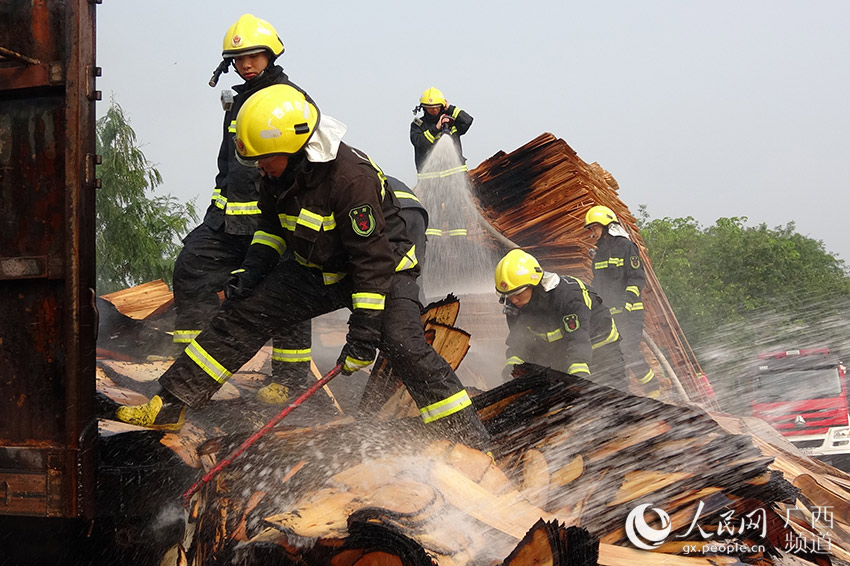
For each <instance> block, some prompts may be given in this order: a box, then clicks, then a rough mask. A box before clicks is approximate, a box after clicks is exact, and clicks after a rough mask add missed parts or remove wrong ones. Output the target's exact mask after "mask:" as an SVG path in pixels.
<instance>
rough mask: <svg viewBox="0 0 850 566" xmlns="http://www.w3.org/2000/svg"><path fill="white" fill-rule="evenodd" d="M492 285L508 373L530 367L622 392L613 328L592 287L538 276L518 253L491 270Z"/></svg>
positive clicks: (534, 265) (620, 360) (542, 273)
mask: <svg viewBox="0 0 850 566" xmlns="http://www.w3.org/2000/svg"><path fill="white" fill-rule="evenodd" d="M495 283H496V292H498V293H499V294H500V295H501V298H500V302H502V303H503V304H504V311H505V316H506V318H507V323H508V330H509V334H508V338H507V340H506V341H505V343H506V344H507V346H508V349H507V354H506V357H507V361H506V363H505V368H506V370H507V371H511V374H512V375H520V374H522V373H523V371H522V368H518V367H517V366H521V365H522V364H535V365H538V366H544V367H550V368H552V369H555V370H558V371H561V372H563V373H569V374H572V375H576V376H579V377H585V378H590V379H592V380H593V381H595V382H597V383H600V384H602V385H607V386H609V387H617V388H620V389H622V390H624V391H625V390H627V383H626V377H625V371H624V365H623V353H622V352H621V351H620V335H619V332H618V331H617V325H616V324H615V323H614V320H613V319H612V317H611V314H610V313H609V312H608V309H607V308H605V306H604V305H603V302H602V299H601V298H600V297H599V295H598V294H597V293H596V292H595V291H594V290H593V289H592V288H591V287H589V286H588V285H587V284H585V283H584V282H583V281H582V280H581V279H578V278H577V277H570V276H558V274H556V273H549V272H545V271H543V269H542V268H541V267H540V264H539V263H538V261H537V260H536V259H535V258H534V256H532V255H531V254H529V253H527V252H525V251H523V250H520V249H514V250H511V251H509V252H508V253H507V254H506V255H505V256H504V257H503V258H502V259H501V260H500V261H499V263H498V264H497V265H496V272H495ZM507 371H506V373H507Z"/></svg>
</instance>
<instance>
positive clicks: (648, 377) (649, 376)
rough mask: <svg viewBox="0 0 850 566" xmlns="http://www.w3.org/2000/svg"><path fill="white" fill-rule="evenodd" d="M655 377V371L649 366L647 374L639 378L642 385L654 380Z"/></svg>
mask: <svg viewBox="0 0 850 566" xmlns="http://www.w3.org/2000/svg"><path fill="white" fill-rule="evenodd" d="M653 377H655V372H654V371H652V368H649V371H648V372H647V373H646V375H644V376H643V377H641V378H640V379H638V382H640V384H641V385H646V384H647V383H649V382H650V381H652V378H653Z"/></svg>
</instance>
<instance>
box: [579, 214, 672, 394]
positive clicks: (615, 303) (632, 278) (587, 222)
mask: <svg viewBox="0 0 850 566" xmlns="http://www.w3.org/2000/svg"><path fill="white" fill-rule="evenodd" d="M584 227H585V228H586V229H587V230H589V231H590V232H591V233H592V234H593V236H594V237H595V238H596V253H595V255H594V258H593V281H591V284H592V285H593V286H594V287H595V288H596V289H598V290H599V294H600V295H602V300H603V301H605V304H606V305H608V307H609V308H610V310H611V314H612V315H613V316H614V321H615V322H616V323H617V328H618V329H619V331H620V335H621V336H622V340H623V344H622V349H623V357H624V358H625V361H626V370H627V371H628V372H629V373H631V374H632V376H633V377H634V378H635V379H637V381H638V382H639V383H640V385H641V388H642V389H643V391H644V393H645V394H646V395H647V396H648V397H652V398H654V399H657V398H658V397H659V396H660V393H661V391H660V389H659V385H658V379H657V378H656V377H655V372H653V371H652V368H651V367H650V366H649V364H648V363H647V362H646V360H645V359H644V357H643V353H641V350H640V343H641V340H642V339H643V302H642V301H641V296H640V294H641V290H642V289H643V286H644V284H645V283H646V274H645V273H644V269H643V265H642V263H641V259H640V254H639V253H638V248H637V246H636V245H635V243H634V242H632V241H631V239H630V238H629V235H628V233H627V232H626V231H625V229H623V227H622V226H621V225H620V222H619V220H617V216H616V215H615V214H614V211H612V210H611V209H610V208H608V207H607V206H601V205H597V206H594V207H591V208H590V209H589V210H588V211H587V213H586V214H585V218H584Z"/></svg>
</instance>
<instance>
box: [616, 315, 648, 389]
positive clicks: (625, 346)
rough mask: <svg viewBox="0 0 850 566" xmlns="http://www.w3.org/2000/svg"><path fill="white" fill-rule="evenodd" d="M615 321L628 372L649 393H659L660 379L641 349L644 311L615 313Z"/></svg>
mask: <svg viewBox="0 0 850 566" xmlns="http://www.w3.org/2000/svg"><path fill="white" fill-rule="evenodd" d="M614 322H615V323H616V324H617V329H618V330H619V331H620V344H621V348H622V350H623V359H624V361H625V363H626V372H627V374H628V373H631V374H632V377H634V378H635V379H637V380H638V382H639V383H640V385H641V387H642V388H643V390H644V391H646V392H647V393H648V394H651V393H653V392H655V393H654V395H657V392H658V379H656V378H655V372H654V371H652V368H651V367H649V364H648V363H647V362H646V359H645V358H644V357H643V352H642V351H641V349H640V343H641V342H642V341H643V311H642V310H641V311H632V312H623V313H618V314H615V315H614Z"/></svg>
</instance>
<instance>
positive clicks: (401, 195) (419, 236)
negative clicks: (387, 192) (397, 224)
mask: <svg viewBox="0 0 850 566" xmlns="http://www.w3.org/2000/svg"><path fill="white" fill-rule="evenodd" d="M387 182H388V183H389V186H390V189H391V190H392V192H393V194H394V195H395V197H396V198H397V199H398V202H399V204H400V205H401V212H400V215H401V218H402V220H404V224H405V231H406V232H407V237H408V238H409V239H410V241H411V242H413V245H414V246H416V259H418V260H419V261H420V262H421V261H422V260H424V259H425V232H426V231H427V230H428V210H426V209H425V206H423V204H422V202H421V201H420V200H419V198H418V197H417V196H416V193H414V192H413V190H412V189H411V188H409V187H408V186H407V185H405V184H404V183H403V182H401V181H399V180H398V179H396V178H395V177H389V176H387Z"/></svg>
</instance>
